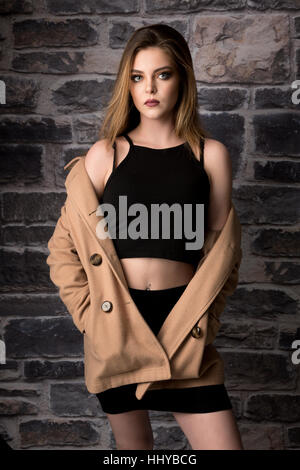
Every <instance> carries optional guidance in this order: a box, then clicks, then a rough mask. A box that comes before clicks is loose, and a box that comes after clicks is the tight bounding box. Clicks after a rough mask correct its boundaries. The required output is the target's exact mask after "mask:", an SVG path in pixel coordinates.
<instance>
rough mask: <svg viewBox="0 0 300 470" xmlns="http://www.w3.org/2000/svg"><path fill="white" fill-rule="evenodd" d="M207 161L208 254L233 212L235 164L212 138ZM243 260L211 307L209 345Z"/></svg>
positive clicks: (235, 284) (222, 146) (237, 261)
mask: <svg viewBox="0 0 300 470" xmlns="http://www.w3.org/2000/svg"><path fill="white" fill-rule="evenodd" d="M204 162H205V170H206V171H207V174H208V176H209V180H210V200H209V208H208V224H207V227H206V230H205V231H206V243H205V252H204V255H207V254H208V252H209V251H210V249H211V248H212V246H213V245H214V243H215V242H216V240H217V239H218V237H219V235H220V233H221V231H222V228H223V226H224V224H225V222H226V220H227V218H228V215H229V212H230V208H231V197H232V165H231V158H230V155H229V152H228V150H227V148H226V147H225V145H224V144H222V143H221V142H219V141H217V140H213V139H206V142H205V158H204ZM240 263H241V257H237V258H236V260H235V264H234V267H233V270H232V272H231V274H230V276H229V277H228V279H227V281H226V282H225V284H224V286H223V287H222V289H221V291H220V292H219V294H218V296H217V297H216V298H215V300H214V302H213V303H212V304H211V306H210V308H209V320H208V335H207V339H206V344H209V343H212V342H213V341H214V339H215V337H216V335H217V333H218V331H219V328H220V325H221V323H220V320H219V316H220V313H221V312H222V311H223V309H224V307H225V305H226V301H227V297H228V296H230V295H232V294H233V293H234V291H235V289H236V287H237V284H238V271H239V267H240Z"/></svg>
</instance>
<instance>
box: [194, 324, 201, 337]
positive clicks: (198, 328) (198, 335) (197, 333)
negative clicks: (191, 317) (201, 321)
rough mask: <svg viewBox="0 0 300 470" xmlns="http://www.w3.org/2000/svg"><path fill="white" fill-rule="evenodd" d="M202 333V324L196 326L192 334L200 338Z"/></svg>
mask: <svg viewBox="0 0 300 470" xmlns="http://www.w3.org/2000/svg"><path fill="white" fill-rule="evenodd" d="M201 334H202V331H201V328H200V326H194V328H193V329H192V336H193V337H194V338H200V337H201Z"/></svg>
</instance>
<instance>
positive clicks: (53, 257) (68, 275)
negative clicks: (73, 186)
mask: <svg viewBox="0 0 300 470" xmlns="http://www.w3.org/2000/svg"><path fill="white" fill-rule="evenodd" d="M48 249H49V252H50V254H49V256H48V257H47V259H46V263H47V264H48V265H49V267H50V279H51V280H52V282H53V283H54V284H55V285H56V286H57V287H58V288H59V296H60V298H61V300H62V301H63V303H64V304H65V306H66V308H67V310H68V312H69V313H70V314H71V315H72V318H73V322H74V324H75V326H76V327H77V328H78V329H79V331H80V332H81V333H84V332H85V321H86V315H87V313H88V312H87V309H89V307H90V291H89V285H88V280H87V276H86V273H85V270H84V268H83V266H82V264H81V261H80V259H79V256H78V254H77V251H76V247H75V245H74V242H73V240H72V237H71V234H70V229H69V225H68V216H67V211H66V202H65V204H64V205H63V206H62V208H61V216H60V217H59V219H58V221H57V224H56V227H55V229H54V232H53V235H52V237H51V238H50V240H49V241H48Z"/></svg>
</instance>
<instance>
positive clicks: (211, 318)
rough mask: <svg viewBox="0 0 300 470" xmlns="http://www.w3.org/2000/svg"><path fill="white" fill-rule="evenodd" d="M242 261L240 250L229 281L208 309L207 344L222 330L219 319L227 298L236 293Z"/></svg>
mask: <svg viewBox="0 0 300 470" xmlns="http://www.w3.org/2000/svg"><path fill="white" fill-rule="evenodd" d="M241 261H242V250H241V249H240V251H239V255H238V256H237V257H236V259H235V263H234V266H233V269H232V271H231V273H230V275H229V277H228V278H227V281H226V282H225V284H224V286H223V287H222V289H221V290H220V292H219V294H218V295H217V297H216V298H215V300H214V301H213V302H212V304H211V305H210V307H209V309H208V332H207V338H206V344H209V343H212V342H213V341H214V340H215V338H216V336H217V333H218V331H219V329H220V326H221V323H220V319H219V318H220V315H221V313H222V312H223V310H224V308H225V305H226V301H227V297H228V296H230V295H232V294H233V293H234V292H235V289H236V287H237V285H238V282H239V268H240V265H241Z"/></svg>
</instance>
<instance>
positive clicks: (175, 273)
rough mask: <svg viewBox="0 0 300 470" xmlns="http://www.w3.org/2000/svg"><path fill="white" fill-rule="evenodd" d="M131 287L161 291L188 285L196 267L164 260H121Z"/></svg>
mask: <svg viewBox="0 0 300 470" xmlns="http://www.w3.org/2000/svg"><path fill="white" fill-rule="evenodd" d="M120 262H121V265H122V267H123V271H124V274H125V277H126V280H127V284H128V286H129V287H131V288H133V289H147V290H160V289H169V288H171V287H178V286H183V285H185V284H188V283H189V281H190V280H191V279H192V277H193V276H194V273H195V269H194V266H193V265H192V264H189V263H184V262H181V261H173V260H169V259H163V258H122V259H120Z"/></svg>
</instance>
